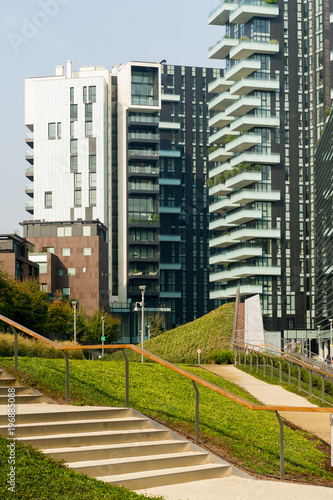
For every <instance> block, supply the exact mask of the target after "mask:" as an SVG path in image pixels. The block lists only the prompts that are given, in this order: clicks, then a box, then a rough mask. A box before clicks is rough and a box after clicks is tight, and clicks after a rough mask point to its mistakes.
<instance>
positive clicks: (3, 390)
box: [0, 379, 41, 397]
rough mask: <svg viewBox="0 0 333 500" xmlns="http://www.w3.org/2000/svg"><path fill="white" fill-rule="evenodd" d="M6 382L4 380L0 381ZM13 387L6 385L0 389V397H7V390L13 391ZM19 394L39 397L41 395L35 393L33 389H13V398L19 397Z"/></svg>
mask: <svg viewBox="0 0 333 500" xmlns="http://www.w3.org/2000/svg"><path fill="white" fill-rule="evenodd" d="M2 380H6V379H2ZM13 388H14V387H13V386H12V385H8V384H7V385H6V386H2V387H0V396H7V395H8V389H13ZM21 394H35V395H36V394H38V395H39V396H40V395H41V394H40V392H38V391H35V390H34V389H31V388H30V387H23V386H21V387H15V397H17V396H20V395H21Z"/></svg>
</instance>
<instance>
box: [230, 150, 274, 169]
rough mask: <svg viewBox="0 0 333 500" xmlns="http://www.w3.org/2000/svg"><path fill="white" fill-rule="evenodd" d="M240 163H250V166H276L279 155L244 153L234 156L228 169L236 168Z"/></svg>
mask: <svg viewBox="0 0 333 500" xmlns="http://www.w3.org/2000/svg"><path fill="white" fill-rule="evenodd" d="M241 163H250V164H251V165H253V164H257V163H264V164H266V165H277V164H278V163H280V153H269V152H267V153H255V152H254V153H253V152H249V151H245V152H244V153H241V154H239V155H238V156H234V158H232V159H231V160H230V168H233V167H236V166H237V165H240V164H241Z"/></svg>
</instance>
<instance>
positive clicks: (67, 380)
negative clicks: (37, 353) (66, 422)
mask: <svg viewBox="0 0 333 500" xmlns="http://www.w3.org/2000/svg"><path fill="white" fill-rule="evenodd" d="M61 352H62V355H63V357H64V358H65V362H66V403H67V404H69V360H68V357H67V356H66V354H65V353H64V351H61Z"/></svg>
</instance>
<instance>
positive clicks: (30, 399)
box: [0, 394, 46, 405]
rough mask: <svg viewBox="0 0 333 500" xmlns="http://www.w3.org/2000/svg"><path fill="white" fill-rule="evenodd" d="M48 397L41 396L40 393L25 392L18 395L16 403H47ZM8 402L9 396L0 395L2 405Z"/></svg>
mask: <svg viewBox="0 0 333 500" xmlns="http://www.w3.org/2000/svg"><path fill="white" fill-rule="evenodd" d="M45 401H46V398H45V397H44V396H41V395H40V396H39V395H38V394H25V395H22V396H16V398H15V403H16V404H17V405H18V404H23V405H25V404H36V403H45ZM7 404H8V396H0V405H7Z"/></svg>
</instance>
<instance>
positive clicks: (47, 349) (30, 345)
mask: <svg viewBox="0 0 333 500" xmlns="http://www.w3.org/2000/svg"><path fill="white" fill-rule="evenodd" d="M58 343H59V345H61V346H64V347H68V346H71V345H74V344H73V342H70V341H65V342H58ZM17 353H18V356H21V357H36V358H49V359H52V358H53V359H55V358H63V356H62V353H61V351H59V350H58V349H55V348H54V347H52V346H50V345H48V344H44V343H43V342H41V341H39V340H35V339H32V338H27V337H25V336H23V335H18V336H17ZM66 355H67V356H68V358H70V359H83V358H84V354H83V351H81V350H77V349H75V350H73V351H66ZM0 356H1V357H3V358H10V357H12V356H14V335H12V334H10V333H1V334H0Z"/></svg>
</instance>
